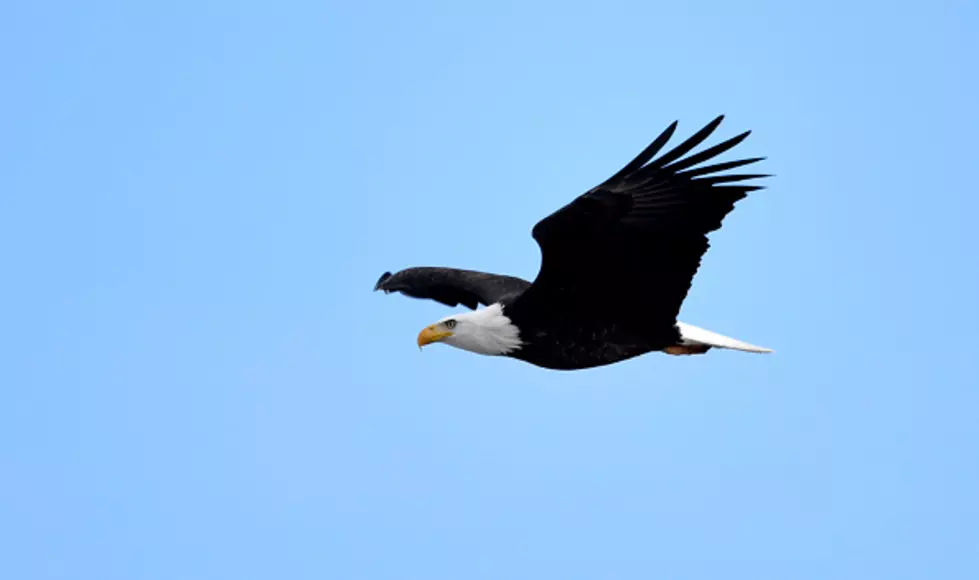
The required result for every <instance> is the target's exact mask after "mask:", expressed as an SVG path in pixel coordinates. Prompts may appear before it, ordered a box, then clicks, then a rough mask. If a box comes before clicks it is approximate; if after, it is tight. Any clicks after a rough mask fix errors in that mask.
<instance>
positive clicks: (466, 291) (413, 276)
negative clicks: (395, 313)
mask: <svg viewBox="0 0 979 580" xmlns="http://www.w3.org/2000/svg"><path fill="white" fill-rule="evenodd" d="M529 286H530V282H528V281H526V280H522V279H520V278H516V277H513V276H501V275H499V274H487V273H485V272H475V271H472V270H457V269H454V268H433V267H418V268H408V269H406V270H401V271H400V272H398V273H396V274H391V273H390V272H385V273H384V274H383V275H381V278H380V280H378V281H377V284H376V285H375V286H374V290H375V291H376V290H383V291H384V292H385V293H391V292H400V293H402V294H404V295H405V296H411V297H412V298H427V299H431V300H435V301H436V302H441V303H442V304H445V305H446V306H457V305H459V304H463V305H465V306H467V307H469V308H472V309H473V310H475V309H476V308H477V307H478V305H479V304H483V305H484V306H489V305H490V304H493V303H495V302H498V301H499V300H500V299H501V298H503V297H505V296H508V295H512V294H519V293H521V292H523V291H524V290H526V289H527V288H528V287H529Z"/></svg>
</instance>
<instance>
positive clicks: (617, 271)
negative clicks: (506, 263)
mask: <svg viewBox="0 0 979 580" xmlns="http://www.w3.org/2000/svg"><path fill="white" fill-rule="evenodd" d="M722 119H723V116H721V117H718V118H716V119H714V121H712V122H711V123H710V124H708V125H707V126H706V127H704V128H703V129H701V130H700V131H698V132H697V133H696V134H694V135H693V136H692V137H690V138H689V139H687V140H686V141H684V142H683V143H681V144H680V145H678V146H677V147H676V148H674V149H673V150H672V151H669V152H668V153H665V154H664V155H662V156H661V157H659V158H657V159H655V160H654V159H653V157H654V156H656V154H657V153H659V151H660V150H661V149H662V148H663V146H664V145H666V143H667V141H669V139H670V137H671V136H672V135H673V132H674V131H675V130H676V125H677V124H676V123H675V122H674V123H673V124H672V125H670V126H669V127H668V128H667V129H666V130H665V131H664V132H663V133H662V134H661V135H660V136H659V137H657V138H656V140H655V141H653V143H652V144H650V145H649V147H647V148H646V149H645V150H644V151H643V152H642V153H640V154H639V156H638V157H636V158H635V159H634V160H633V161H632V162H630V163H629V164H628V165H626V166H625V167H624V168H622V170H621V171H619V172H618V173H616V174H615V175H613V176H612V177H611V178H609V179H608V180H606V181H605V182H604V183H602V184H601V185H599V186H597V187H595V188H593V189H592V190H590V191H588V192H587V193H585V194H583V195H581V196H580V197H578V198H576V199H575V200H574V201H572V202H571V203H570V204H568V205H567V206H565V207H563V208H561V209H560V210H558V211H556V212H554V213H553V214H551V215H550V216H548V217H547V218H545V219H543V220H541V221H540V222H539V223H538V224H537V225H536V226H535V227H534V229H533V236H534V239H535V240H537V243H538V244H539V245H540V247H541V253H542V261H541V269H540V272H539V273H538V276H537V279H536V280H535V281H534V284H533V286H532V287H531V288H530V289H529V290H528V291H527V292H525V293H524V295H523V296H522V297H521V298H520V300H519V301H518V302H519V304H520V305H521V306H523V307H527V308H528V309H533V310H541V309H545V310H546V309H550V310H551V312H552V313H556V312H557V310H556V309H558V308H560V309H561V311H563V312H565V313H567V314H568V315H570V316H576V317H578V318H588V317H592V318H593V319H594V320H593V321H594V322H603V323H613V324H620V326H629V327H634V328H639V327H640V326H642V327H647V328H648V327H649V325H653V326H654V327H657V328H660V329H661V328H663V326H662V325H667V324H668V325H673V324H674V323H675V321H676V316H677V314H678V313H679V310H680V306H681V304H682V303H683V300H684V298H685V297H686V294H687V292H688V291H689V289H690V284H691V282H692V279H693V277H694V274H696V272H697V269H698V268H699V265H700V260H701V257H702V256H703V254H704V252H706V251H707V248H708V242H707V236H706V234H707V233H708V232H711V231H714V230H717V229H719V228H720V227H721V220H722V219H723V218H724V216H726V215H727V214H728V213H729V212H730V211H731V210H732V209H733V208H734V204H735V202H737V201H738V200H740V199H742V198H743V197H745V195H746V194H747V193H748V192H749V191H753V190H756V189H761V187H759V186H756V185H745V184H742V183H740V182H742V181H745V180H748V179H753V178H759V177H767V176H766V175H753V174H741V175H730V174H727V175H724V174H720V172H722V171H725V170H728V169H734V168H736V167H741V166H743V165H748V164H749V163H754V162H756V161H760V160H761V159H762V158H754V159H743V160H739V161H730V162H726V163H717V164H715V165H708V166H700V167H698V164H700V163H702V162H704V161H707V160H709V159H711V158H713V157H715V156H717V155H720V154H721V153H724V152H725V151H727V150H729V149H731V148H732V147H734V146H735V145H737V144H738V143H740V142H741V141H743V140H744V138H745V137H747V136H748V134H749V133H750V131H749V132H745V133H742V134H741V135H738V136H736V137H734V138H732V139H730V140H728V141H725V142H723V143H720V144H718V145H715V146H713V147H710V148H708V149H706V150H704V151H702V152H700V153H697V154H695V155H690V156H689V157H684V155H686V154H687V153H689V152H690V151H691V150H692V149H694V148H695V147H696V146H697V145H699V144H700V143H702V142H703V141H704V140H705V139H706V138H707V137H708V136H709V135H710V134H711V133H712V132H713V131H714V130H715V129H716V128H717V126H718V125H720V123H721V120H722ZM578 322H581V323H584V322H587V321H586V320H580V321H578Z"/></svg>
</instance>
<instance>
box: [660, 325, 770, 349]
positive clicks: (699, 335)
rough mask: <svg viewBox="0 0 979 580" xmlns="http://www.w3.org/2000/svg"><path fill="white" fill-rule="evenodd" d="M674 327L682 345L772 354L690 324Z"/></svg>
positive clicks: (758, 347)
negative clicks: (678, 332) (678, 331)
mask: <svg viewBox="0 0 979 580" xmlns="http://www.w3.org/2000/svg"><path fill="white" fill-rule="evenodd" d="M676 327H677V328H678V329H679V330H680V338H681V339H682V340H683V344H684V345H691V346H693V345H698V346H712V347H715V348H730V349H732V350H742V351H744V352H760V353H767V352H772V349H770V348H762V347H760V346H755V345H753V344H748V343H747V342H741V341H740V340H734V339H733V338H728V337H726V336H721V335H720V334H717V333H714V332H711V331H709V330H704V329H703V328H697V327H696V326H692V325H690V324H684V323H683V322H677V323H676ZM704 350H706V349H704Z"/></svg>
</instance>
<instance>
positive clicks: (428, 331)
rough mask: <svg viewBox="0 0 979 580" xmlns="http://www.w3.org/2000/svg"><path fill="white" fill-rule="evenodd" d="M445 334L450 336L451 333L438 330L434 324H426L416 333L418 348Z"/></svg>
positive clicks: (443, 336)
mask: <svg viewBox="0 0 979 580" xmlns="http://www.w3.org/2000/svg"><path fill="white" fill-rule="evenodd" d="M447 336H452V333H451V332H448V331H446V330H439V329H438V328H436V327H435V325H434V324H433V325H432V326H427V327H425V328H424V329H422V331H421V332H419V333H418V348H421V347H423V346H425V345H426V344H432V343H433V342H438V341H440V340H442V339H443V338H445V337H447Z"/></svg>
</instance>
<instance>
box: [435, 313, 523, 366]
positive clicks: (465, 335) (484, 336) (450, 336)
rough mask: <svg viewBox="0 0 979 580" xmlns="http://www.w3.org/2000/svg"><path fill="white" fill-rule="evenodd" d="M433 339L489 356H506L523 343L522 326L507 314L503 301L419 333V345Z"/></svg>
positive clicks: (436, 324) (452, 318) (448, 319)
mask: <svg viewBox="0 0 979 580" xmlns="http://www.w3.org/2000/svg"><path fill="white" fill-rule="evenodd" d="M433 342H444V343H445V344H448V345H449V346H454V347H456V348H461V349H463V350H468V351H470V352H475V353H477V354H487V355H504V354H507V353H509V352H512V351H514V350H516V349H518V348H520V346H521V344H522V343H521V342H520V329H519V328H517V327H516V326H515V325H514V324H513V323H511V322H510V319H509V318H507V317H506V316H505V315H504V314H503V306H502V305H501V304H499V303H497V304H492V305H490V306H487V307H486V308H482V309H480V310H475V311H473V312H463V313H460V314H454V315H452V316H446V317H445V318H443V319H442V320H439V321H438V322H436V323H435V324H432V325H431V326H428V327H425V328H424V329H423V330H422V331H421V332H420V333H418V348H421V347H423V346H425V345H427V344H431V343H433Z"/></svg>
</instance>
